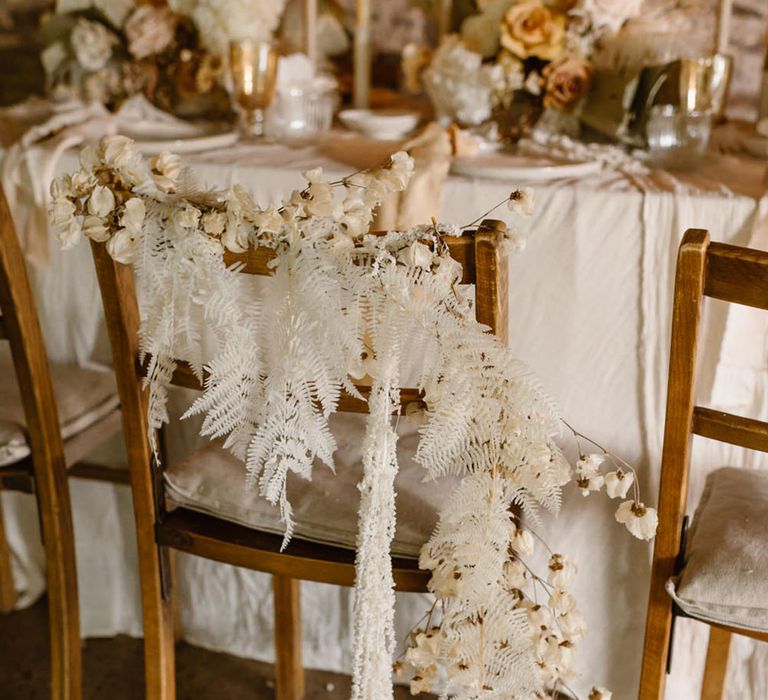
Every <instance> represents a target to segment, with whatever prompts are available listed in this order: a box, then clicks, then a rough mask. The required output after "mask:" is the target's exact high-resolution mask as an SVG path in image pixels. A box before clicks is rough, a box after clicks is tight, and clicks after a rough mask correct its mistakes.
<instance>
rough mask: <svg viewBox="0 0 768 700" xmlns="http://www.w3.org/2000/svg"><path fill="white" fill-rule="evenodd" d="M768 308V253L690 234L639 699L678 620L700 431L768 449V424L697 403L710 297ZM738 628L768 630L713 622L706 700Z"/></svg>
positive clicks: (658, 678) (656, 696)
mask: <svg viewBox="0 0 768 700" xmlns="http://www.w3.org/2000/svg"><path fill="white" fill-rule="evenodd" d="M704 296H710V297H714V298H717V299H720V300H723V301H727V302H732V303H738V304H745V305H748V306H753V307H756V308H761V309H768V253H763V252H759V251H753V250H748V249H744V248H737V247H735V246H729V245H723V244H720V243H710V242H709V235H708V233H707V232H706V231H701V230H696V229H692V230H689V231H687V232H686V234H685V237H684V238H683V242H682V244H681V246H680V253H679V257H678V263H677V275H676V279H675V296H674V309H673V317H672V348H671V354H670V370H669V383H668V393H667V414H666V423H665V429H664V449H663V454H662V465H661V483H660V489H659V504H658V510H659V528H658V532H657V534H656V541H655V546H654V553H653V566H652V570H651V590H650V594H649V603H648V614H647V620H646V631H645V646H644V651H643V667H642V675H641V681H640V694H639V698H640V700H661V698H663V696H664V681H665V676H666V666H667V660H668V655H669V638H670V629H671V624H672V618H673V606H672V600H671V598H670V597H669V596H668V595H667V593H666V590H665V584H666V581H667V580H668V579H669V578H670V577H671V576H674V575H676V574H677V573H679V572H678V567H679V563H680V560H681V558H682V555H683V552H682V551H681V549H682V538H681V534H682V533H681V530H682V523H683V518H684V517H685V511H686V506H687V497H688V476H689V470H690V445H691V436H692V435H693V434H697V435H701V436H704V437H707V438H710V439H713V440H718V441H721V442H727V443H730V444H734V445H741V446H743V447H746V448H749V449H755V450H761V451H764V452H768V424H766V423H763V422H761V421H757V420H754V419H751V418H746V417H742V416H734V415H731V414H729V413H724V412H722V411H715V410H712V409H710V408H705V407H701V406H694V394H695V372H696V358H697V346H698V339H699V332H700V320H701V310H702V303H703V297H704ZM732 633H735V634H741V635H745V636H749V637H753V638H755V639H762V640H768V635H767V634H764V633H759V632H753V631H750V630H743V629H736V628H731V627H727V626H723V625H710V645H709V651H708V653H707V660H706V668H705V677H704V683H703V690H702V695H701V697H702V700H719V699H720V698H721V697H722V692H723V686H724V682H725V674H726V669H727V663H728V649H729V642H730V636H731V634H732Z"/></svg>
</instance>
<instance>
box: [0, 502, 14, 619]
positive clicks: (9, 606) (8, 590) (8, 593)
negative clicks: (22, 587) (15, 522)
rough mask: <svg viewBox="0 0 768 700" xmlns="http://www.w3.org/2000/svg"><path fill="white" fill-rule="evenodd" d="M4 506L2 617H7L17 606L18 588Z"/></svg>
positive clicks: (0, 526) (0, 564) (0, 586)
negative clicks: (12, 565) (6, 529)
mask: <svg viewBox="0 0 768 700" xmlns="http://www.w3.org/2000/svg"><path fill="white" fill-rule="evenodd" d="M2 505H3V504H2V502H1V501H0V615H6V614H7V613H9V612H11V611H12V610H13V609H14V607H15V606H16V587H15V586H14V585H13V569H12V568H11V550H10V548H9V547H8V540H7V539H6V537H5V523H4V521H3V507H2Z"/></svg>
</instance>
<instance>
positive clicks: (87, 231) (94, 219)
mask: <svg viewBox="0 0 768 700" xmlns="http://www.w3.org/2000/svg"><path fill="white" fill-rule="evenodd" d="M83 235H84V236H85V237H86V238H90V239H91V240H92V241H96V242H97V243H103V242H104V241H106V240H107V239H108V238H109V236H110V235H111V234H110V231H109V228H108V227H107V225H106V223H105V222H104V219H102V218H100V217H98V216H86V217H85V220H84V221H83Z"/></svg>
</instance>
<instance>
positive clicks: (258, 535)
mask: <svg viewBox="0 0 768 700" xmlns="http://www.w3.org/2000/svg"><path fill="white" fill-rule="evenodd" d="M505 231H506V229H505V227H504V224H502V223H501V222H495V221H486V222H483V223H482V224H481V226H480V228H479V229H478V231H477V233H476V234H475V233H474V232H468V233H467V234H466V235H464V236H462V237H461V238H458V239H455V238H446V239H445V242H446V244H447V245H448V247H449V249H450V252H451V255H452V256H453V257H454V258H455V259H456V260H458V261H459V262H460V263H462V265H463V269H464V275H463V281H464V282H465V283H475V284H476V295H475V297H476V316H477V320H478V321H480V322H481V323H484V324H486V325H488V326H489V327H490V328H491V329H492V331H493V332H495V333H497V334H498V335H499V336H500V337H501V338H502V339H503V340H506V337H507V317H508V309H507V303H508V302H507V299H508V295H507V284H508V281H507V276H508V271H507V270H508V268H507V261H506V258H505V257H504V255H503V254H502V253H501V248H502V242H503V240H504V234H505ZM92 249H93V254H94V259H95V262H96V269H97V273H98V277H99V284H100V287H101V293H102V299H103V302H104V311H105V317H106V321H107V328H108V330H109V336H110V343H111V345H112V354H113V358H114V363H115V373H116V376H117V380H118V389H119V392H120V398H121V404H122V407H123V420H124V427H125V434H126V440H127V444H128V455H129V464H130V469H131V481H132V488H133V496H134V513H135V516H136V523H137V538H138V542H139V559H140V564H141V566H140V569H141V571H140V573H141V578H142V600H143V609H144V630H145V640H146V641H145V644H146V651H145V659H146V677H147V697H148V698H150V699H151V700H170V698H172V697H173V693H174V687H175V686H174V678H173V648H172V643H171V640H172V636H173V634H172V631H171V628H172V625H173V620H172V617H171V616H170V615H169V614H168V612H167V610H166V602H165V601H164V600H163V598H162V576H161V573H162V572H161V567H160V566H159V565H158V562H159V561H162V560H163V556H162V550H163V547H169V548H173V549H177V550H180V551H184V552H187V553H189V554H195V555H197V556H202V557H206V558H208V559H213V560H216V561H221V562H226V563H229V564H233V565H235V566H242V567H246V568H251V569H257V570H261V571H266V572H269V573H271V574H273V576H275V577H276V578H275V584H274V586H275V596H276V597H275V606H276V613H277V614H278V615H279V616H281V617H280V618H279V619H278V620H277V622H276V626H277V627H278V628H280V632H279V635H278V638H277V639H276V641H277V649H278V654H279V659H278V663H277V668H278V671H279V674H280V675H279V678H280V679H281V680H279V684H280V687H281V690H280V692H279V697H280V698H281V700H283V699H285V700H294V698H299V697H301V692H302V688H301V680H300V676H301V674H300V672H299V668H298V666H299V665H300V656H299V653H298V652H299V650H300V645H301V640H300V630H301V622H300V607H299V603H298V597H297V596H295V595H294V593H293V590H294V588H295V587H297V581H296V580H297V579H305V580H313V581H321V582H325V583H334V584H339V585H346V586H351V585H353V584H354V578H355V569H354V561H355V553H354V551H352V550H347V549H343V548H340V547H328V546H323V545H318V544H314V543H311V542H306V541H301V540H297V539H294V540H292V541H291V543H290V545H289V547H288V549H287V550H286V551H285V552H281V551H280V547H281V544H282V536H278V535H272V534H268V533H262V532H258V531H256V530H253V529H250V528H245V527H241V526H239V525H235V524H233V523H230V522H227V521H225V520H222V519H218V518H215V517H212V516H207V515H202V514H200V513H194V512H192V511H189V510H187V509H184V508H177V509H176V510H174V511H172V512H170V513H165V512H164V508H163V504H164V498H163V495H162V493H158V494H156V498H155V500H154V501H153V498H152V495H153V491H152V490H153V484H154V485H155V488H157V489H158V490H161V489H162V488H163V482H162V479H161V478H155V477H156V476H157V475H156V474H153V473H152V466H151V454H150V449H149V443H148V439H147V437H146V434H147V424H146V409H147V397H146V393H145V392H144V391H143V390H142V385H141V384H142V379H143V377H144V374H145V366H142V365H141V364H140V363H139V362H138V357H139V353H138V349H139V348H138V324H139V316H138V309H137V305H136V295H135V289H134V282H133V276H132V273H131V270H130V268H128V267H126V266H123V265H118V264H116V263H115V262H114V261H112V260H111V259H110V258H109V256H108V254H107V252H106V249H105V247H104V245H103V244H98V243H93V244H92ZM273 257H274V253H273V252H272V251H271V250H268V249H261V248H251V249H249V250H248V251H247V252H245V253H243V254H241V255H233V254H230V253H226V254H225V261H226V262H227V264H230V265H233V264H237V265H240V266H241V271H242V272H245V273H249V274H261V275H266V274H271V270H270V268H269V267H268V263H269V261H270V260H271V259H272V258H273ZM173 380H174V383H176V384H178V385H180V386H184V387H188V388H193V389H198V390H199V389H200V388H201V384H200V381H199V380H198V379H197V378H196V377H195V376H194V374H193V373H192V372H191V370H190V368H189V367H188V366H187V365H186V364H183V363H180V364H179V366H178V368H177V370H176V372H175V373H174V377H173ZM360 390H361V393H363V395H365V392H367V391H368V388H367V387H360ZM401 397H402V400H403V403H404V404H406V405H407V404H409V403H413V402H414V401H420V400H421V397H420V395H419V392H417V391H416V390H414V389H410V390H409V389H405V390H403V392H402V393H401ZM339 408H340V410H344V411H352V412H363V411H367V403H366V402H365V401H360V400H355V399H352V398H351V397H348V396H347V397H344V398H343V399H342V401H341V402H340V406H339ZM392 565H393V570H394V571H393V573H394V578H395V583H396V586H397V588H398V590H403V591H421V592H423V591H425V590H426V583H427V581H428V580H429V573H428V572H426V571H420V570H419V569H418V562H417V561H415V560H408V559H398V558H393V561H392Z"/></svg>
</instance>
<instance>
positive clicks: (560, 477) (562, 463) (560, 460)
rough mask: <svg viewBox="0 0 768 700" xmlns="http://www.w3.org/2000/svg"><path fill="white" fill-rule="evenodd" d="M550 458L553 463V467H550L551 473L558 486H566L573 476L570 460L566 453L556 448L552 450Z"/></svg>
mask: <svg viewBox="0 0 768 700" xmlns="http://www.w3.org/2000/svg"><path fill="white" fill-rule="evenodd" d="M550 460H551V463H552V464H551V468H550V469H549V473H550V475H551V476H552V478H554V479H555V483H556V484H557V485H558V486H565V485H566V484H567V483H568V482H570V480H571V478H572V476H573V473H572V470H571V465H570V462H568V460H567V459H566V458H565V455H563V453H562V452H560V451H559V450H554V451H553V452H552V455H551V457H550Z"/></svg>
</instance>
